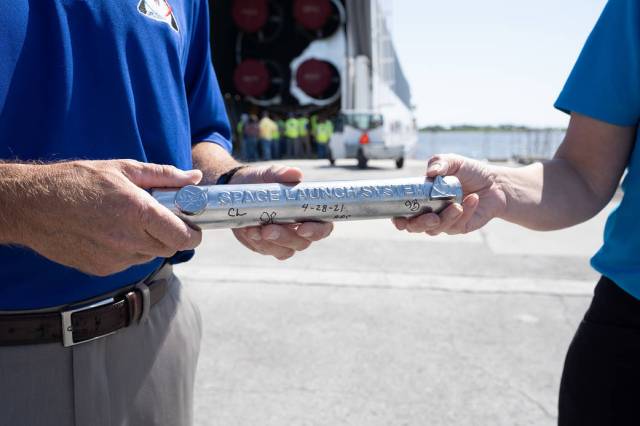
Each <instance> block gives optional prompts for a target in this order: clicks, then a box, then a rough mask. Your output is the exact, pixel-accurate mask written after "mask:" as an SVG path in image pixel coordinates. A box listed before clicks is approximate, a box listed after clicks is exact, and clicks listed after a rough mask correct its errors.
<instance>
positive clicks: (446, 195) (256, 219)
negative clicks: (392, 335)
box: [152, 176, 463, 229]
mask: <svg viewBox="0 0 640 426" xmlns="http://www.w3.org/2000/svg"><path fill="white" fill-rule="evenodd" d="M152 195H153V196H154V197H155V198H156V199H157V200H158V201H159V202H160V203H161V204H162V205H164V206H165V207H167V208H168V209H170V210H171V211H172V212H174V213H175V214H176V215H178V216H179V217H180V218H181V219H182V220H184V221H185V222H187V223H189V224H190V225H191V226H193V227H195V228H199V229H218V228H242V227H246V226H255V225H269V224H289V223H302V222H336V221H351V220H365V219H382V218H391V217H412V216H417V215H420V214H424V213H428V212H436V213H437V212H440V211H442V210H443V209H444V208H445V207H446V206H448V205H449V204H451V203H453V202H457V203H461V202H462V196H463V193H462V186H461V185H460V181H459V180H458V179H457V178H455V177H453V176H447V177H441V176H438V177H436V178H435V180H433V181H431V180H429V179H427V178H425V177H418V178H400V179H376V180H357V181H332V182H303V183H299V184H296V185H283V184H277V183H271V184H249V185H213V186H194V185H190V186H185V187H184V188H181V189H179V190H166V189H155V190H153V191H152Z"/></svg>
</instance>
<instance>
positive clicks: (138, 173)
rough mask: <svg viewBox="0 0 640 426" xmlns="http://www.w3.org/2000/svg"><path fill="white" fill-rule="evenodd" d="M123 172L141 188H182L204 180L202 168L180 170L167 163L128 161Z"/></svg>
mask: <svg viewBox="0 0 640 426" xmlns="http://www.w3.org/2000/svg"><path fill="white" fill-rule="evenodd" d="M122 172H123V173H124V174H125V176H127V178H129V180H130V181H131V182H133V183H134V184H135V185H137V186H139V187H140V188H144V189H151V188H182V187H183V186H186V185H197V184H198V183H199V182H200V181H201V180H202V172H201V171H200V170H189V171H184V170H180V169H178V168H177V167H174V166H169V165H165V164H148V163H139V162H138V163H133V164H132V163H126V164H125V166H124V167H123V169H122Z"/></svg>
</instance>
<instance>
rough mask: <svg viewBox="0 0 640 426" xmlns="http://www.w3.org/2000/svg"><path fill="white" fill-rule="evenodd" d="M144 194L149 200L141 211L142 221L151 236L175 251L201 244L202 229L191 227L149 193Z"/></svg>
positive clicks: (189, 248)
mask: <svg viewBox="0 0 640 426" xmlns="http://www.w3.org/2000/svg"><path fill="white" fill-rule="evenodd" d="M144 194H145V195H146V198H147V202H146V203H145V205H144V207H143V208H142V211H141V213H140V214H141V215H142V217H141V223H142V226H143V228H144V229H145V231H146V232H147V233H148V234H149V235H150V236H151V237H153V238H155V239H156V240H158V241H160V242H161V243H162V244H164V245H165V246H167V247H168V248H169V249H170V250H174V251H181V250H191V249H194V248H196V247H197V246H199V245H200V243H201V242H202V232H201V231H198V230H195V229H193V228H191V227H190V226H189V225H187V224H186V223H185V222H183V221H182V220H181V219H180V218H178V217H177V216H176V215H175V214H173V213H172V212H171V211H169V210H168V209H167V208H165V207H163V206H161V205H160V204H159V203H158V202H157V201H156V200H154V199H153V198H152V197H151V196H150V195H149V194H147V193H144Z"/></svg>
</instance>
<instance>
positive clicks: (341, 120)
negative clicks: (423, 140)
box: [329, 111, 417, 169]
mask: <svg viewBox="0 0 640 426" xmlns="http://www.w3.org/2000/svg"><path fill="white" fill-rule="evenodd" d="M336 121H337V122H336V125H335V133H334V135H333V137H332V138H331V142H330V143H329V147H330V153H331V154H330V157H329V162H330V163H331V165H334V164H335V161H336V160H339V159H343V158H349V159H356V160H358V168H360V169H365V168H366V167H367V162H368V161H369V160H370V159H373V160H394V161H395V164H396V167H397V168H399V169H400V168H402V167H403V166H404V160H405V158H406V157H407V156H408V155H409V154H410V152H411V151H412V149H413V147H414V146H415V143H416V141H417V132H416V129H415V125H414V124H413V123H403V122H402V121H400V120H392V119H391V118H390V116H386V117H385V116H384V115H382V114H380V113H377V112H372V111H344V112H342V113H341V114H340V115H339V116H338V118H337V120H336Z"/></svg>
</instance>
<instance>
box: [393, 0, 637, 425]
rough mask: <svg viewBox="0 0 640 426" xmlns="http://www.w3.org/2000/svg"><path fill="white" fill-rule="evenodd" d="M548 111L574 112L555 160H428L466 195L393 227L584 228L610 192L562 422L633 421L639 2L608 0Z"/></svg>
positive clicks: (565, 384)
mask: <svg viewBox="0 0 640 426" xmlns="http://www.w3.org/2000/svg"><path fill="white" fill-rule="evenodd" d="M555 106H556V107H557V108H559V109H560V110H562V111H565V112H567V113H569V114H571V120H570V124H569V128H568V130H567V134H566V138H565V140H564V142H563V143H562V145H561V146H560V148H559V149H558V151H557V153H556V154H555V156H554V158H553V159H552V160H549V161H545V162H542V163H537V164H533V165H530V166H527V167H523V168H518V169H511V168H504V167H497V166H491V165H487V164H484V163H481V162H478V161H474V160H471V159H468V158H464V157H461V156H456V155H437V156H435V157H434V158H432V159H431V160H430V161H429V165H428V172H427V173H428V176H431V177H433V176H436V175H455V176H457V177H458V178H459V179H460V180H461V182H462V185H463V189H464V192H465V198H464V200H463V202H462V204H461V205H458V204H454V205H452V206H450V207H449V208H447V209H446V210H445V211H444V212H442V213H441V214H440V215H435V214H427V215H423V216H420V217H417V218H414V219H411V220H406V219H394V223H395V225H396V227H397V228H398V229H400V230H407V231H409V232H426V233H427V234H430V235H437V234H439V233H443V232H444V233H448V234H458V233H466V232H471V231H475V230H477V229H479V228H481V227H482V226H484V225H485V224H486V223H487V222H489V221H490V220H491V219H493V218H502V219H505V220H507V221H510V222H513V223H516V224H519V225H522V226H525V227H528V228H531V229H534V230H541V231H544V230H547V231H548V230H555V229H561V228H566V227H569V226H572V225H576V224H578V223H580V222H583V221H586V220H588V219H590V218H591V217H593V216H594V215H596V214H597V213H598V212H600V211H601V210H602V209H603V208H604V207H605V206H606V205H607V204H608V203H609V202H610V201H611V200H612V198H613V196H614V194H615V193H616V192H617V190H618V187H619V184H620V180H621V179H622V176H623V175H624V174H625V172H626V175H625V176H624V181H623V182H622V191H623V192H624V195H623V198H622V201H621V202H620V203H619V205H618V206H617V208H616V209H615V211H614V212H613V213H612V214H611V216H610V217H609V219H608V221H607V224H606V227H605V230H604V245H603V246H602V248H601V249H600V250H599V251H598V253H596V254H595V256H594V257H593V259H592V261H591V263H592V265H593V267H594V268H595V269H596V270H597V271H598V272H599V273H601V274H602V279H601V280H600V282H599V283H598V285H597V287H596V289H595V294H594V298H593V301H592V304H591V307H590V308H589V310H588V311H587V313H586V314H585V318H584V321H583V322H582V323H581V325H580V327H579V329H578V331H577V333H576V335H575V337H574V339H573V342H572V343H571V346H570V348H569V352H568V354H567V357H566V361H565V368H564V373H563V377H562V385H561V389H560V403H559V424H560V425H562V426H565V425H567V426H568V425H571V426H573V425H576V426H578V425H579V426H588V425H600V426H601V425H638V424H640V410H638V409H637V407H638V401H640V223H639V219H640V150H639V149H638V148H637V145H638V144H637V143H636V141H637V138H638V135H639V133H638V125H639V123H640V2H639V1H637V0H610V1H609V2H608V4H607V6H606V8H605V10H604V12H603V13H602V16H601V17H600V19H599V21H598V23H597V25H596V26H595V28H594V30H593V32H592V34H591V35H590V37H589V38H588V40H587V42H586V44H585V46H584V49H583V51H582V54H581V55H580V57H579V59H578V62H577V63H576V65H575V67H574V69H573V72H572V73H571V75H570V77H569V79H568V81H567V83H566V85H565V87H564V89H563V90H562V92H561V94H560V96H559V98H558V100H557V102H556V104H555Z"/></svg>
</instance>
